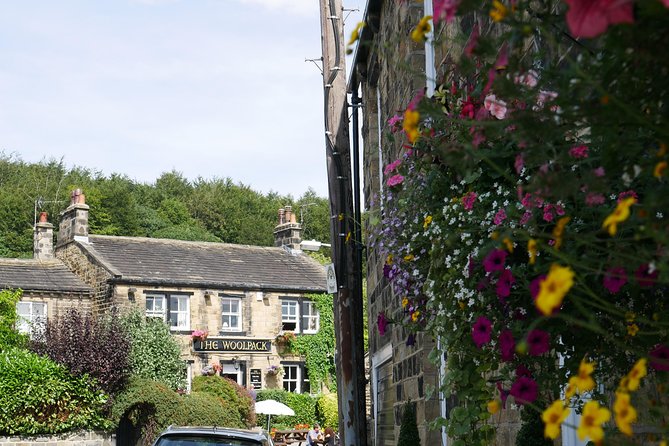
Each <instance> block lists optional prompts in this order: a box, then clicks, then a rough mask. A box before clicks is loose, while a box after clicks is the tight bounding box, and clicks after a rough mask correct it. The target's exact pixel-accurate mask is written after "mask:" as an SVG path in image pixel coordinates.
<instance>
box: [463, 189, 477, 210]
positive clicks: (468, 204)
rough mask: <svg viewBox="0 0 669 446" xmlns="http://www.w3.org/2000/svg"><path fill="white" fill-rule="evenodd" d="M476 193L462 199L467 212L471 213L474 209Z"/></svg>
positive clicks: (468, 193) (466, 195)
mask: <svg viewBox="0 0 669 446" xmlns="http://www.w3.org/2000/svg"><path fill="white" fill-rule="evenodd" d="M476 197H477V195H476V192H467V193H466V194H465V195H464V196H463V197H462V205H463V206H464V207H465V211H471V210H472V209H474V202H475V201H476Z"/></svg>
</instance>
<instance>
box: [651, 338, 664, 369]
mask: <svg viewBox="0 0 669 446" xmlns="http://www.w3.org/2000/svg"><path fill="white" fill-rule="evenodd" d="M648 356H650V366H651V367H652V368H654V369H655V370H664V371H669V347H667V346H666V345H662V344H657V345H656V346H655V347H654V348H653V349H652V350H651V351H650V353H649V354H648Z"/></svg>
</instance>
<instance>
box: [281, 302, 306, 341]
mask: <svg viewBox="0 0 669 446" xmlns="http://www.w3.org/2000/svg"><path fill="white" fill-rule="evenodd" d="M284 305H285V306H289V307H293V308H295V315H294V316H293V315H290V314H289V315H286V314H284V312H283V309H284ZM300 322H301V321H300V301H299V300H298V299H283V300H282V301H281V330H282V331H292V332H294V333H299V332H300ZM286 323H288V324H295V329H294V330H286V329H284V328H283V324H286Z"/></svg>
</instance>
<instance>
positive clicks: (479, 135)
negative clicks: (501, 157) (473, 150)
mask: <svg viewBox="0 0 669 446" xmlns="http://www.w3.org/2000/svg"><path fill="white" fill-rule="evenodd" d="M485 140H486V137H485V135H484V134H483V132H480V131H478V132H474V137H473V138H472V145H473V146H474V147H478V146H480V145H481V144H483V143H484V142H485Z"/></svg>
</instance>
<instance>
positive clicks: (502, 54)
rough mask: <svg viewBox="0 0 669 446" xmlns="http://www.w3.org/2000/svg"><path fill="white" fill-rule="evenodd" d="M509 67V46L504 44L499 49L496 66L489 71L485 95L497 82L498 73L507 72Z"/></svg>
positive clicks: (484, 88) (484, 89) (484, 90)
mask: <svg viewBox="0 0 669 446" xmlns="http://www.w3.org/2000/svg"><path fill="white" fill-rule="evenodd" d="M507 65H509V44H508V43H507V42H504V44H502V47H501V48H500V49H499V52H498V53H497V60H496V61H495V65H493V66H492V68H490V70H488V82H487V83H486V85H485V87H483V94H488V92H489V91H490V88H491V87H492V83H493V82H494V81H495V77H496V76H497V72H498V71H502V70H505V69H506V67H507Z"/></svg>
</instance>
